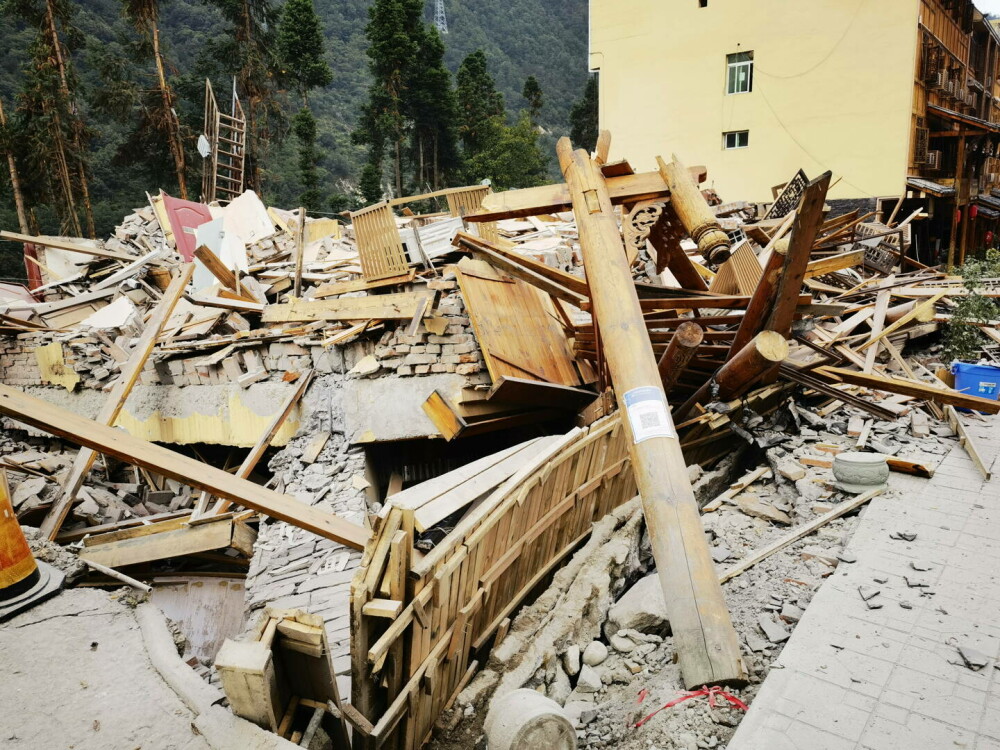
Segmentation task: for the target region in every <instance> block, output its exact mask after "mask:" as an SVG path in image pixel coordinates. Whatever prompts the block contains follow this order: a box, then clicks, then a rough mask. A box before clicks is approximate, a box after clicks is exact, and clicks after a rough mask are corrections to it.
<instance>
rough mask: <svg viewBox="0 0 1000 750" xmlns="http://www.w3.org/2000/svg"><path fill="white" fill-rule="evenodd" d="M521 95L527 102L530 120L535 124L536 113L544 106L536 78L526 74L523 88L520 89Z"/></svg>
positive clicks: (536, 121) (536, 119) (536, 120)
mask: <svg viewBox="0 0 1000 750" xmlns="http://www.w3.org/2000/svg"><path fill="white" fill-rule="evenodd" d="M521 96H522V97H524V99H525V101H527V102H528V114H529V115H530V116H531V121H532V122H533V123H535V124H536V125H537V124H538V114H539V113H540V112H541V111H542V107H543V106H544V102H543V101H542V87H541V86H539V85H538V79H537V78H535V77H534V76H528V78H527V79H526V80H525V82H524V88H523V89H521Z"/></svg>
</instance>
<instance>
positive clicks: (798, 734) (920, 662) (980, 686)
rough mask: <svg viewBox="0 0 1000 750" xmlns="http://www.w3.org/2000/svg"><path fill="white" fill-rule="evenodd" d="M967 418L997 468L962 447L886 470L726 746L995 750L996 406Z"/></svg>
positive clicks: (999, 531) (999, 654)
mask: <svg viewBox="0 0 1000 750" xmlns="http://www.w3.org/2000/svg"><path fill="white" fill-rule="evenodd" d="M966 423H967V424H968V426H969V431H970V433H971V434H973V436H974V437H975V438H976V441H977V445H978V447H979V450H980V453H981V455H982V457H983V461H984V462H985V463H986V465H987V466H990V467H991V468H992V472H993V479H992V480H991V481H989V482H985V481H984V480H983V477H982V475H981V474H980V473H979V472H978V471H977V470H976V468H975V466H974V465H973V463H972V461H971V460H970V459H969V457H968V455H967V454H966V453H965V451H964V450H963V449H962V448H961V447H958V446H956V447H955V448H954V449H953V450H952V451H950V452H949V453H948V455H947V456H946V457H945V459H944V460H943V461H942V463H941V464H940V465H939V466H938V468H937V470H936V472H935V474H934V477H933V478H932V479H930V480H927V479H920V478H917V477H911V476H907V475H902V474H895V473H894V474H892V475H891V477H890V490H889V492H887V493H886V494H884V495H882V496H880V497H878V498H876V499H875V500H873V501H872V502H871V503H870V504H869V506H868V507H867V508H866V510H865V511H864V514H863V517H862V518H861V521H860V523H859V524H858V527H857V530H856V531H855V534H854V536H853V537H852V539H851V541H850V543H849V544H848V546H847V550H848V551H849V552H853V553H854V554H855V555H857V561H856V562H855V563H853V564H847V563H841V564H840V566H839V567H838V569H837V572H836V573H835V574H834V575H832V576H831V577H830V578H829V579H828V580H827V582H826V583H824V585H823V586H822V587H821V588H820V590H819V592H818V593H817V595H816V597H815V598H814V599H813V600H812V603H811V604H810V605H809V608H808V610H807V611H806V614H805V616H804V617H803V618H802V620H801V622H800V623H799V625H798V627H797V628H796V629H795V632H794V634H793V635H792V638H791V639H790V641H789V643H788V645H787V646H786V647H785V649H784V651H783V652H782V653H781V656H780V657H779V658H778V660H777V661H776V662H775V664H774V665H773V666H772V668H771V671H770V672H769V674H768V676H767V678H766V679H765V681H764V684H763V685H762V686H761V689H760V692H759V693H758V695H757V697H756V699H755V700H754V701H753V704H752V705H751V707H750V711H749V712H748V713H747V715H746V717H745V718H744V720H743V722H742V723H741V724H740V727H739V729H738V731H737V733H736V735H735V736H734V737H733V739H732V741H731V742H730V743H729V745H728V748H729V750H793V749H794V750H804V749H806V748H808V750H841V749H843V750H850V749H855V748H856V749H862V748H863V749H864V750H924V749H926V750H941V749H943V748H969V750H1000V476H998V475H1000V460H997V459H998V455H1000V418H997V417H986V418H984V420H983V421H976V420H974V419H971V418H967V419H966ZM899 532H904V533H907V535H909V533H916V537H915V538H914V539H913V541H906V540H905V539H898V538H893V536H895V535H897V534H898V533H899ZM859 587H871V589H866V593H871V591H872V590H878V591H879V593H878V594H877V595H876V596H874V597H872V598H871V599H870V600H869V602H868V603H866V602H865V600H864V599H863V598H862V596H861V594H860V593H859ZM869 604H870V605H872V607H873V608H870V607H869ZM879 605H881V606H879ZM959 648H966V649H974V650H975V651H976V652H979V653H980V654H982V655H983V656H984V657H985V658H986V659H987V660H988V663H987V664H986V665H985V666H983V667H982V668H980V669H979V670H978V671H974V670H973V669H970V668H969V667H968V666H966V664H965V661H964V660H963V657H962V655H961V654H960V652H959Z"/></svg>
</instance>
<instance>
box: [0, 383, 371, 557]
mask: <svg viewBox="0 0 1000 750" xmlns="http://www.w3.org/2000/svg"><path fill="white" fill-rule="evenodd" d="M0 414H4V415H6V416H8V417H10V418H12V419H16V420H17V421H19V422H24V423H25V424H27V425H31V426H32V427H37V428H38V429H40V430H44V431H45V432H48V433H50V434H52V435H56V436H57V437H61V438H65V439H66V440H69V441H71V442H74V443H77V444H78V445H82V446H86V447H87V448H90V449H91V450H94V451H99V452H101V453H103V454H105V455H108V456H112V457H114V458H117V459H118V460H120V461H125V462H126V463H130V464H133V465H135V466H139V467H142V468H144V469H148V470H149V471H152V472H154V473H156V474H160V475H161V476H164V477H169V478H170V479H176V480H177V481H178V482H182V483H183V484H187V485H190V486H191V487H195V488H197V489H200V490H206V491H208V492H211V493H212V494H213V495H217V496H219V497H225V498H228V499H229V500H232V501H233V502H234V503H238V504H240V505H243V506H245V507H247V508H252V509H253V510H256V511H258V512H260V513H264V514H266V515H269V516H274V517H275V518H277V519H279V520H281V521H285V522H287V523H290V524H292V525H293V526H298V527H299V528H302V529H305V530H306V531H311V532H312V533H314V534H318V535H319V536H322V537H325V538H327V539H332V540H333V541H335V542H340V543H341V544H344V545H346V546H348V547H351V548H353V549H363V548H364V546H365V544H366V542H367V541H368V538H369V536H370V534H369V532H368V531H367V530H366V529H364V528H363V527H361V526H359V525H358V524H355V523H351V522H350V521H346V520H344V519H343V518H340V517H339V516H336V515H334V514H332V513H326V512H324V511H322V510H320V509H318V508H313V507H310V506H308V505H306V504H304V503H301V502H299V501H298V500H296V499H294V498H292V497H289V496H288V495H282V494H280V493H277V492H274V491H272V490H269V489H267V488H265V487H261V486H260V485H257V484H254V483H253V482H250V481H247V480H246V479H239V478H237V477H234V476H232V475H231V474H229V473H228V472H225V471H223V470H222V469H217V468H215V467H214V466H209V465H207V464H203V463H201V462H200V461H198V460H196V459H193V458H188V457H187V456H184V455H182V454H180V453H175V452H174V451H172V450H169V449H168V448H164V447H162V446H159V445H156V444H154V443H149V442H147V441H145V440H141V439H139V438H136V437H132V436H131V435H129V434H128V433H126V432H123V431H122V430H116V429H115V428H113V427H109V426H107V425H105V424H101V423H99V422H95V421H94V420H91V419H86V418H84V417H81V416H79V415H77V414H74V413H73V412H70V411H67V410H66V409H61V408H59V407H58V406H54V405H52V404H50V403H48V402H46V401H42V400H41V399H37V398H34V397H33V396H28V395H27V394H25V393H22V392H21V391H18V390H16V389H14V388H11V387H9V386H5V385H0Z"/></svg>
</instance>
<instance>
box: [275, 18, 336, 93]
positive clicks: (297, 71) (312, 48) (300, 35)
mask: <svg viewBox="0 0 1000 750" xmlns="http://www.w3.org/2000/svg"><path fill="white" fill-rule="evenodd" d="M278 55H279V57H280V58H281V65H282V71H283V72H284V73H285V75H286V76H288V77H289V78H290V79H291V80H292V81H293V82H294V83H295V85H296V86H297V87H298V90H299V95H300V96H301V97H302V101H303V102H304V103H305V104H306V106H308V101H309V89H313V88H319V87H322V86H329V85H330V83H331V82H332V81H333V71H332V70H330V66H329V65H328V64H327V62H326V60H324V59H323V27H322V24H321V23H320V20H319V16H317V15H316V9H315V7H313V0H288V1H287V2H286V3H285V7H284V8H283V9H282V11H281V23H280V24H279V26H278Z"/></svg>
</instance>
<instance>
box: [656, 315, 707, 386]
mask: <svg viewBox="0 0 1000 750" xmlns="http://www.w3.org/2000/svg"><path fill="white" fill-rule="evenodd" d="M704 338H705V331H704V330H703V329H702V327H701V326H700V325H698V324H697V323H692V322H687V323H681V324H680V325H679V326H677V330H676V331H674V335H673V337H672V338H671V339H670V343H669V344H667V349H666V351H664V352H663V356H662V357H660V362H659V365H658V367H659V370H660V378H661V380H662V381H663V392H664V393H670V389H671V388H673V387H674V385H676V384H677V379H678V378H680V376H681V374H682V373H683V372H684V369H685V368H686V367H687V366H688V362H690V361H691V358H692V357H693V356H694V354H695V352H696V351H698V347H699V346H701V342H702V340H703V339H704Z"/></svg>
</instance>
